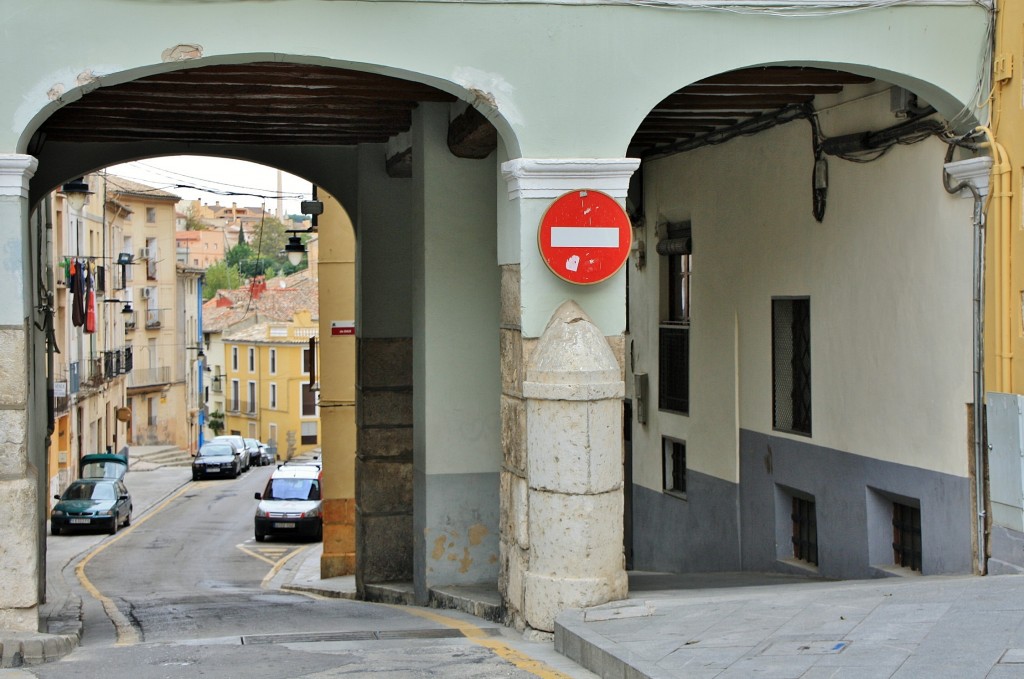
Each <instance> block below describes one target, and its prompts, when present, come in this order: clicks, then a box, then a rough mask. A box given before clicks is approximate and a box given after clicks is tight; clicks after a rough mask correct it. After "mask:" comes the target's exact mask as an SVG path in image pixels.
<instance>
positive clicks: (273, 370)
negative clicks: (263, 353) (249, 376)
mask: <svg viewBox="0 0 1024 679" xmlns="http://www.w3.org/2000/svg"><path fill="white" fill-rule="evenodd" d="M270 374H271V375H276V374H277V349H271V350H270Z"/></svg>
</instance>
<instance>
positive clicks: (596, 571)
mask: <svg viewBox="0 0 1024 679" xmlns="http://www.w3.org/2000/svg"><path fill="white" fill-rule="evenodd" d="M528 502H529V509H528V512H529V525H530V545H531V548H532V549H531V554H532V556H531V559H530V571H531V572H535V573H541V574H544V575H551V576H555V575H558V574H571V575H573V576H578V577H598V578H601V577H604V578H608V577H612V576H613V575H614V574H615V573H616V572H618V571H620V570H622V568H623V565H624V560H623V559H624V557H623V547H622V493H621V492H611V493H602V494H600V495H563V494H561V493H546V492H543V491H536V490H531V491H530V492H529V495H528Z"/></svg>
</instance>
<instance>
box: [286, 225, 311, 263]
mask: <svg viewBox="0 0 1024 679" xmlns="http://www.w3.org/2000/svg"><path fill="white" fill-rule="evenodd" d="M285 233H301V231H286V232H285ZM284 253H285V254H286V255H288V261H289V262H291V264H292V266H298V265H299V264H300V263H302V255H304V254H306V246H305V245H303V244H302V239H300V238H299V237H298V236H290V237H289V238H288V243H286V244H285V246H284Z"/></svg>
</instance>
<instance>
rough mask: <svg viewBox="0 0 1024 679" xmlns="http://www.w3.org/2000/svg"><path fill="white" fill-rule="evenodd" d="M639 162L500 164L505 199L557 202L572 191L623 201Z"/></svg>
mask: <svg viewBox="0 0 1024 679" xmlns="http://www.w3.org/2000/svg"><path fill="white" fill-rule="evenodd" d="M638 167H640V159H639V158H516V159H514V160H510V161H508V162H505V163H502V164H501V174H502V175H503V176H504V177H505V181H506V182H508V198H509V200H514V199H516V198H557V197H558V196H560V195H562V194H563V193H567V192H569V191H573V190H575V189H591V190H593V191H603V192H604V193H607V194H608V195H610V196H612V197H613V198H625V197H626V191H627V189H628V188H629V178H630V177H631V176H632V175H633V172H635V171H636V169H637V168H638Z"/></svg>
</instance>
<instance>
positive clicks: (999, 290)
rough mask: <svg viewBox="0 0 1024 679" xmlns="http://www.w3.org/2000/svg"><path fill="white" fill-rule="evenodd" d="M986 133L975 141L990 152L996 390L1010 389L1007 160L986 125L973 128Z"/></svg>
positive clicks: (1011, 337)
mask: <svg viewBox="0 0 1024 679" xmlns="http://www.w3.org/2000/svg"><path fill="white" fill-rule="evenodd" d="M975 130H976V131H977V132H981V133H982V134H984V135H985V139H986V141H984V142H982V143H980V144H978V146H979V147H980V148H987V149H990V150H991V153H992V163H993V164H992V196H991V198H992V199H993V200H990V201H989V208H990V209H989V218H990V219H989V221H991V223H992V228H993V230H994V231H993V234H992V238H993V241H994V244H995V251H994V252H993V257H992V259H993V262H994V265H995V271H994V274H995V277H994V278H995V280H994V281H993V284H994V288H995V295H996V308H995V323H996V337H995V350H996V370H995V373H994V376H995V382H996V383H995V391H999V392H1002V393H1007V394H1009V393H1013V371H1012V368H1013V324H1012V323H1011V322H1010V319H1011V318H1012V317H1013V316H1012V314H1011V313H1010V308H1011V302H1010V236H1011V228H1010V214H1011V212H1010V197H1011V190H1010V178H1011V177H1010V160H1009V156H1008V154H1007V153H1006V149H1005V148H1003V146H1002V144H1000V143H998V142H997V141H996V140H995V136H994V135H993V134H992V131H991V130H990V129H989V128H987V127H977V128H975Z"/></svg>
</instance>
